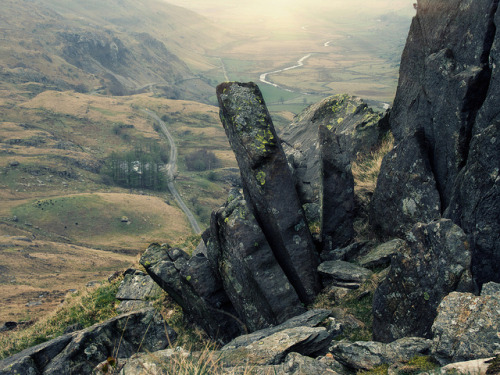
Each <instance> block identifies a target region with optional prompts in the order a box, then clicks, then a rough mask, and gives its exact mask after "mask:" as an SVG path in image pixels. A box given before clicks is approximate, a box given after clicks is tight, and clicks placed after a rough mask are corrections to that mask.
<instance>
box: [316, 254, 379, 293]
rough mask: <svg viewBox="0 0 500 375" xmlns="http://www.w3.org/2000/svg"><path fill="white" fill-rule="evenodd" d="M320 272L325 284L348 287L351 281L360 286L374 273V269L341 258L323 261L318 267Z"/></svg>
mask: <svg viewBox="0 0 500 375" xmlns="http://www.w3.org/2000/svg"><path fill="white" fill-rule="evenodd" d="M318 272H319V274H320V275H321V277H322V279H323V282H324V283H325V284H333V285H337V286H341V287H346V286H347V285H350V283H354V284H355V285H358V287H359V284H360V283H362V282H364V281H366V280H367V279H369V278H370V276H371V275H372V274H373V272H372V271H370V270H368V269H366V268H363V267H360V266H357V265H355V264H352V263H349V262H344V261H341V260H337V261H335V260H331V261H327V262H323V263H321V264H320V265H319V267H318Z"/></svg>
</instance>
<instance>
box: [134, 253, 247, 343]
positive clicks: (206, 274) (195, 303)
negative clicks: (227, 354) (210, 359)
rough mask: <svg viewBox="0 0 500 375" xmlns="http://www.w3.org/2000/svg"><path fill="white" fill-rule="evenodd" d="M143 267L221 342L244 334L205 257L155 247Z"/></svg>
mask: <svg viewBox="0 0 500 375" xmlns="http://www.w3.org/2000/svg"><path fill="white" fill-rule="evenodd" d="M140 263H141V264H142V265H143V266H144V268H145V269H146V271H147V272H148V274H149V275H150V276H151V278H152V279H153V280H154V281H155V282H156V283H158V284H159V285H160V287H161V288H162V289H164V290H165V291H166V292H167V293H168V294H169V295H170V296H171V297H172V298H173V299H174V300H175V301H176V302H177V303H178V304H179V305H180V306H181V307H182V309H183V310H184V312H185V313H186V315H187V316H188V317H189V318H190V319H192V320H193V321H194V322H195V323H197V324H198V325H200V326H201V327H202V328H204V329H205V330H206V331H207V333H208V334H209V335H210V336H211V337H212V338H214V339H216V340H219V341H220V342H227V341H229V340H231V339H232V338H234V337H235V336H237V335H238V334H239V333H240V329H241V327H240V326H239V324H238V323H237V319H234V318H233V317H234V316H237V314H236V311H235V310H234V308H233V306H232V305H231V302H230V301H229V298H228V297H227V295H226V293H225V292H224V289H223V287H222V281H221V280H220V278H219V277H218V274H217V273H215V272H214V271H213V269H212V268H211V267H210V265H209V262H208V259H207V258H206V257H205V256H204V255H203V254H201V253H198V254H196V255H194V256H193V257H192V258H189V256H188V254H186V253H185V252H184V251H182V250H180V249H176V248H170V247H169V246H160V245H157V244H153V245H151V246H150V247H149V248H148V249H147V250H146V252H145V253H144V254H143V255H142V257H141V260H140Z"/></svg>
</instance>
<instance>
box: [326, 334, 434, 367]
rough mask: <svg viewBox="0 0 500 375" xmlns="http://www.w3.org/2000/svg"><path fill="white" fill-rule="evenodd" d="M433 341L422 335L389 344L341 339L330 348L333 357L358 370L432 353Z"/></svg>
mask: <svg viewBox="0 0 500 375" xmlns="http://www.w3.org/2000/svg"><path fill="white" fill-rule="evenodd" d="M431 345H432V341H431V340H428V339H424V338H421V337H405V338H402V339H399V340H396V341H394V342H391V343H389V344H384V343H381V342H374V341H356V342H349V341H341V342H339V343H336V344H334V345H333V346H332V347H331V348H330V352H331V353H332V354H333V357H334V358H335V359H336V360H337V361H339V362H340V363H342V364H343V365H344V366H347V367H349V368H352V369H356V370H371V369H373V368H374V367H377V366H380V365H383V364H392V363H394V362H396V361H408V360H410V359H411V358H413V357H415V356H416V355H426V354H429V353H430V349H431Z"/></svg>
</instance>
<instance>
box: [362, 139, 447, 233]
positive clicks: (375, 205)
mask: <svg viewBox="0 0 500 375" xmlns="http://www.w3.org/2000/svg"><path fill="white" fill-rule="evenodd" d="M425 147H427V146H426V145H425V142H424V141H422V140H420V142H419V140H418V139H417V138H415V137H408V138H406V139H404V140H402V141H401V142H399V143H398V144H397V145H396V146H394V148H393V149H392V150H391V151H389V153H388V154H387V155H386V156H385V157H384V159H383V161H382V166H381V168H380V174H379V176H378V180H377V186H376V188H375V192H374V194H373V198H372V202H371V212H370V222H371V224H372V225H373V226H374V227H375V229H376V231H380V232H382V233H384V234H385V235H388V236H391V237H401V238H404V236H405V234H406V232H407V231H408V230H410V229H411V228H412V227H413V225H415V224H416V223H417V222H422V223H428V222H430V221H432V220H434V219H439V218H440V217H441V201H440V197H439V193H438V191H437V189H436V182H435V180H434V175H433V173H432V168H431V165H430V163H429V161H428V160H427V157H426V154H427V150H426V149H425Z"/></svg>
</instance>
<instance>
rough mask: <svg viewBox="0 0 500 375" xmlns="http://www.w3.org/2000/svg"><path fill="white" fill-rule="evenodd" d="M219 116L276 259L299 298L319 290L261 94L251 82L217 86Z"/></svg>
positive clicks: (314, 257) (313, 257)
mask: <svg viewBox="0 0 500 375" xmlns="http://www.w3.org/2000/svg"><path fill="white" fill-rule="evenodd" d="M217 98H218V100H219V106H220V118H221V121H222V124H223V126H224V129H225V131H226V135H227V137H228V139H229V143H230V144H231V147H232V148H233V151H234V153H235V155H236V160H237V162H238V165H239V167H240V171H241V178H242V183H243V191H244V193H245V199H246V201H247V204H248V205H249V207H250V210H251V212H252V213H253V215H254V216H255V218H256V220H257V222H258V223H259V225H260V227H261V229H262V231H263V233H264V235H265V237H266V239H267V241H268V242H269V245H270V246H271V248H272V249H273V252H274V254H275V257H276V259H277V260H278V262H279V264H280V266H281V268H282V269H283V271H284V272H285V274H286V275H287V278H288V280H289V281H290V283H291V284H292V285H293V287H294V288H295V290H296V292H297V294H298V296H299V298H300V299H301V301H302V302H304V303H310V302H312V300H313V299H314V297H315V296H316V294H317V293H318V292H319V289H320V282H319V277H318V274H317V271H316V267H317V266H318V264H319V256H318V254H317V252H316V248H315V246H314V243H313V240H312V236H311V233H310V232H309V228H308V226H307V223H306V219H305V216H304V211H303V209H302V204H301V202H300V201H299V198H298V195H297V191H296V190H295V186H294V181H293V177H292V174H291V172H290V170H289V169H288V164H287V160H286V157H285V154H284V152H283V149H282V146H281V143H280V141H279V139H278V137H277V135H276V131H275V129H274V126H273V123H272V120H271V116H270V115H269V112H268V110H267V108H266V106H265V104H264V99H263V98H262V93H261V92H260V90H259V88H258V87H257V85H255V84H253V83H236V82H232V83H231V82H228V83H223V84H221V85H219V86H218V87H217Z"/></svg>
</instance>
